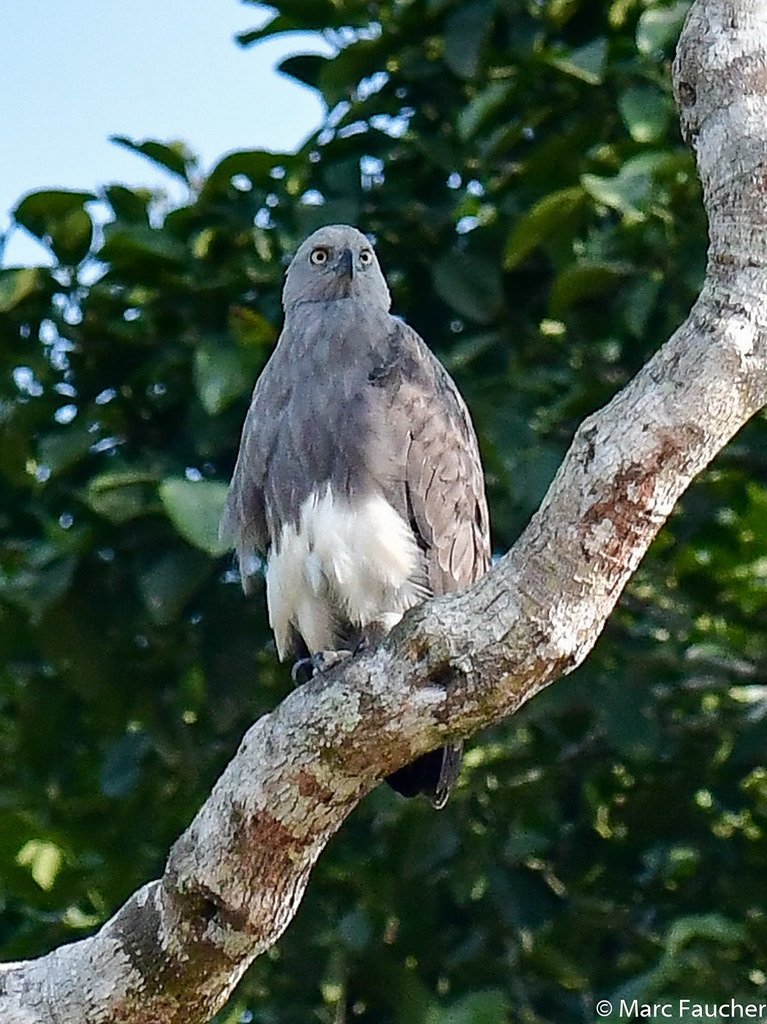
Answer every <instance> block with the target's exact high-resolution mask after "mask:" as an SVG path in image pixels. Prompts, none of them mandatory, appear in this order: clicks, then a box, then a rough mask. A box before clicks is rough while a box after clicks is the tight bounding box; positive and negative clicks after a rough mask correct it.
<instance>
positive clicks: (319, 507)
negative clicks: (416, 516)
mask: <svg viewBox="0 0 767 1024" xmlns="http://www.w3.org/2000/svg"><path fill="white" fill-rule="evenodd" d="M421 561H422V556H421V552H420V551H419V548H418V545H417V544H416V541H415V538H414V537H413V533H412V531H411V530H410V528H409V526H408V524H407V523H406V522H405V521H404V519H403V518H402V517H401V516H400V515H399V514H398V513H397V512H396V511H395V510H394V509H393V508H392V506H391V505H390V504H389V503H388V502H387V501H386V500H385V499H384V498H382V497H381V496H380V495H371V496H369V497H367V498H365V499H359V500H355V502H354V505H353V506H352V505H351V504H350V503H349V502H348V501H347V500H346V499H345V498H339V497H337V496H335V495H334V494H333V492H332V490H331V488H330V486H328V487H327V488H325V489H324V490H323V491H321V492H315V493H314V494H312V495H310V496H309V497H308V498H307V499H306V501H305V502H304V503H303V505H302V506H301V513H300V516H299V521H298V526H297V527H296V526H295V525H292V524H291V525H288V526H284V527H283V528H282V531H281V533H280V536H279V538H278V539H277V541H276V543H275V544H274V545H273V546H272V549H271V551H270V553H269V556H268V559H267V569H266V600H267V604H268V606H269V622H270V624H271V627H272V630H273V631H274V637H275V640H276V642H277V652H278V654H279V656H280V658H281V659H282V658H284V657H286V656H287V654H288V653H289V652H290V648H291V635H292V632H293V631H294V630H296V631H297V632H298V633H300V634H301V636H302V637H303V638H304V641H305V643H306V646H307V647H308V648H309V652H310V653H312V654H315V653H316V652H317V651H322V650H333V649H334V648H335V647H336V646H337V644H338V640H337V637H336V631H337V624H338V620H340V621H341V622H344V621H345V622H348V623H351V624H352V626H355V627H359V628H364V627H365V626H368V625H370V624H372V623H379V624H381V625H382V626H383V627H384V628H385V629H386V630H389V629H391V628H392V626H393V625H394V624H395V623H397V622H398V621H399V620H400V619H401V618H402V616H403V615H404V613H405V612H406V611H407V609H408V608H412V607H413V605H416V604H418V603H419V602H420V601H423V600H424V598H425V597H427V596H428V594H427V590H426V587H425V585H424V583H423V582H421V580H422V579H423V572H422V569H421ZM334 611H335V615H334Z"/></svg>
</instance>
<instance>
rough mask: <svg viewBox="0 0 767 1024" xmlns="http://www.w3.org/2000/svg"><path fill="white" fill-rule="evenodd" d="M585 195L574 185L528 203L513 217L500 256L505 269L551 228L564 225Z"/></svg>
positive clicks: (568, 221)
mask: <svg viewBox="0 0 767 1024" xmlns="http://www.w3.org/2000/svg"><path fill="white" fill-rule="evenodd" d="M585 197H586V193H585V191H584V189H583V188H582V187H580V186H577V185H576V186H573V187H572V188H563V189H560V190H559V191H557V192H551V193H550V194H549V195H547V196H544V197H543V199H541V200H539V201H538V202H537V203H536V204H535V206H533V207H531V209H530V210H528V212H527V213H526V214H525V215H524V216H523V217H522V218H521V219H520V220H518V221H517V223H516V226H515V227H514V230H513V231H512V233H511V235H510V236H509V240H508V242H507V243H506V249H505V252H504V259H503V265H504V267H505V268H506V270H511V269H513V268H514V267H516V266H517V264H519V263H521V262H522V260H523V259H524V258H525V257H526V256H527V255H528V253H530V252H531V251H532V250H533V249H535V248H536V246H538V245H540V244H541V242H543V241H545V239H546V238H547V237H548V236H549V235H550V234H551V233H552V232H555V231H560V230H562V229H563V228H565V227H567V226H568V225H569V223H570V221H571V220H572V215H573V214H575V213H577V212H578V211H579V210H581V209H582V207H583V202H584V199H585Z"/></svg>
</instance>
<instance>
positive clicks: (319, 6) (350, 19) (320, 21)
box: [236, 0, 370, 46]
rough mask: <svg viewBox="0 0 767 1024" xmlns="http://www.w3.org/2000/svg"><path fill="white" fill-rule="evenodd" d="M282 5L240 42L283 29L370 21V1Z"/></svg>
mask: <svg viewBox="0 0 767 1024" xmlns="http://www.w3.org/2000/svg"><path fill="white" fill-rule="evenodd" d="M248 2H252V0H248ZM266 6H273V5H271V4H267V5H266ZM279 6H280V13H279V14H276V15H275V16H274V17H273V18H272V19H271V20H270V21H267V22H266V24H265V25H262V26H261V27H260V28H256V29H250V30H249V31H247V32H240V33H239V34H238V35H237V37H236V38H237V42H238V43H239V44H240V46H252V45H253V43H258V42H260V41H261V40H262V39H270V38H271V37H272V36H277V35H281V34H282V33H283V32H307V31H308V32H310V31H312V30H316V31H323V30H326V29H329V28H343V27H345V26H347V25H348V26H359V27H363V26H367V25H369V23H370V13H369V10H368V7H367V5H366V4H357V3H354V4H348V3H339V2H338V0H280V5H279Z"/></svg>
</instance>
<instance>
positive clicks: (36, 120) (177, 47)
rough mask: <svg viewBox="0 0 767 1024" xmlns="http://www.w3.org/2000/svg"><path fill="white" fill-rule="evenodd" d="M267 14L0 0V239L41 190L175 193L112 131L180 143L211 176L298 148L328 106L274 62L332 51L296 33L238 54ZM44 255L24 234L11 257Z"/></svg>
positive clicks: (184, 1)
mask: <svg viewBox="0 0 767 1024" xmlns="http://www.w3.org/2000/svg"><path fill="white" fill-rule="evenodd" d="M267 15H268V11H267V10H266V9H264V8H263V7H261V6H260V5H256V4H248V3H243V2H241V0H116V2H112V0H0V40H2V51H1V56H0V97H2V101H1V102H0V139H1V140H2V141H1V142H0V232H4V231H5V230H6V229H7V227H8V222H9V217H8V211H9V210H10V209H12V208H13V207H14V206H15V204H16V202H17V201H18V199H19V198H20V196H21V195H23V194H24V193H25V192H29V191H31V190H33V189H37V188H81V189H95V188H97V187H98V186H99V185H101V184H104V183H108V182H113V181H119V182H123V183H125V184H128V185H151V186H163V185H165V184H168V179H167V178H166V177H165V176H163V174H162V172H161V171H160V170H159V169H157V170H154V169H153V167H152V165H151V164H149V163H147V162H146V161H144V160H143V159H142V158H141V157H139V156H136V155H135V154H132V153H130V152H128V151H127V150H124V149H123V148H122V147H119V146H116V145H115V144H114V143H111V142H109V136H110V135H127V136H129V137H131V138H135V139H137V140H141V139H145V138H156V139H160V140H162V141H168V140H171V139H182V140H183V141H184V142H186V143H187V144H188V145H189V146H190V148H191V149H192V150H193V151H194V152H196V153H198V154H199V155H200V157H201V163H202V167H203V168H208V167H210V166H211V165H212V164H214V163H215V162H216V161H217V160H218V159H219V158H220V157H221V156H222V155H223V154H224V153H225V152H227V151H229V150H232V149H255V148H261V147H263V148H268V149H275V150H281V149H293V148H294V147H295V146H297V145H298V144H299V143H300V142H301V141H302V140H303V139H304V138H305V137H306V135H307V134H308V133H309V132H310V131H311V130H312V128H314V127H316V126H317V124H318V123H319V121H320V119H321V116H322V105H321V102H320V100H319V99H318V98H317V97H316V95H315V94H314V93H312V92H311V91H310V90H308V89H305V88H303V87H302V86H300V85H298V83H296V82H293V81H292V80H291V79H287V78H284V77H283V76H281V75H278V74H276V73H275V71H274V67H275V65H276V64H277V63H278V61H279V60H280V59H281V58H282V57H283V56H285V55H286V54H288V53H293V52H296V51H299V52H307V51H309V50H313V51H315V52H328V49H329V48H328V47H327V46H326V45H325V43H324V41H323V40H321V39H320V38H318V37H316V36H315V37H311V36H296V35H292V36H284V37H278V38H277V39H275V40H270V41H267V42H265V43H262V44H261V45H260V46H256V47H251V48H249V49H246V50H243V49H241V48H240V47H239V46H238V45H237V44H236V43H235V42H234V35H235V33H237V32H238V31H242V30H243V29H249V28H253V27H254V26H255V25H258V24H261V23H262V22H263V21H265V20H266V17H267ZM39 252H40V250H39V249H38V248H37V246H36V245H35V243H34V242H33V241H32V240H31V239H29V238H24V237H22V234H21V232H17V233H15V234H14V236H13V238H12V239H11V240H10V242H9V244H8V248H7V250H6V253H5V259H4V262H5V264H6V265H9V264H11V265H12V264H14V263H19V262H25V261H28V260H35V261H36V260H37V259H38V254H39Z"/></svg>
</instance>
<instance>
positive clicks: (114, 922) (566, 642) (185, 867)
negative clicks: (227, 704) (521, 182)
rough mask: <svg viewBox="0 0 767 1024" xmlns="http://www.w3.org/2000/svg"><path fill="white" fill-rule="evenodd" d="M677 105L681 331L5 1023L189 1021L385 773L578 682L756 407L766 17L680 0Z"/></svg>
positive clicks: (329, 684)
mask: <svg viewBox="0 0 767 1024" xmlns="http://www.w3.org/2000/svg"><path fill="white" fill-rule="evenodd" d="M674 88H675V95H676V98H677V104H678V106H679V110H680V117H681V124H682V131H683V134H684V136H685V138H686V140H687V141H688V143H689V144H690V145H691V146H692V148H693V150H694V152H695V155H696V158H697V162H698V168H699V171H700V176H701V179H702V182H703V191H704V202H705V205H706V210H707V212H708V215H709V222H710V248H709V256H708V266H707V273H706V279H705V284H704V287H703V290H702V292H701V295H700V297H699V298H698V300H697V302H696V303H695V305H694V307H693V309H692V310H691V312H690V315H689V316H688V318H687V320H686V321H685V323H684V324H683V325H682V326H681V327H680V328H679V330H678V331H677V332H676V333H675V334H674V336H673V337H672V338H671V339H670V340H669V341H668V342H667V343H666V345H664V347H663V348H662V349H661V350H660V351H659V352H658V353H657V355H656V356H655V357H654V358H653V359H652V360H651V361H650V362H649V363H648V364H647V366H645V367H644V369H643V370H642V371H641V372H640V373H639V374H638V375H637V377H636V378H635V379H634V380H633V381H632V382H631V383H630V384H629V385H628V386H627V387H626V388H624V390H623V391H621V392H620V393H619V394H618V395H616V397H615V398H614V399H613V400H612V402H610V404H609V405H608V406H606V407H605V408H604V409H602V410H601V411H600V412H598V413H597V414H595V415H594V416H591V417H589V418H588V419H587V420H586V421H585V422H584V423H583V424H582V425H581V427H580V428H579V430H578V432H577V434H576V436H575V438H574V440H573V443H572V446H571V448H570V450H569V452H568V453H567V456H566V457H565V460H564V462H563V464H562V466H561V468H560V470H559V472H558V473H557V476H556V478H555V480H554V482H553V483H552V485H551V488H550V489H549V492H548V494H547V495H546V498H545V499H544V502H543V504H542V506H541V508H540V510H539V511H538V512H537V514H536V515H535V516H534V517H533V519H532V521H531V522H530V524H529V526H528V527H527V529H526V530H525V532H524V534H523V535H522V537H521V538H520V539H519V541H518V542H517V544H516V545H515V546H514V548H513V549H512V551H510V552H509V553H508V554H507V555H506V556H505V557H504V558H503V559H502V560H501V561H500V563H499V564H498V565H497V566H496V567H495V568H494V569H493V570H492V571H491V572H490V573H488V575H487V576H486V577H485V578H484V579H482V580H481V581H480V582H479V583H478V584H477V585H476V586H475V587H473V588H472V589H471V590H470V591H467V592H465V593H461V594H452V595H448V596H445V597H441V598H438V599H435V600H433V601H430V602H428V603H427V604H424V605H422V606H420V607H419V608H416V609H414V610H413V611H412V612H411V613H410V614H408V615H407V616H406V617H405V619H404V620H403V621H402V623H400V625H399V626H398V627H397V628H396V629H395V630H394V631H393V632H392V633H391V634H390V636H389V637H388V638H387V639H386V640H385V641H384V642H383V643H382V644H381V645H380V646H379V647H377V648H375V649H374V650H371V651H368V652H365V653H363V654H361V655H359V656H358V657H356V658H354V659H353V660H352V661H350V662H348V663H346V664H345V665H343V666H342V667H340V668H339V669H336V670H334V671H333V672H330V673H329V674H327V675H326V676H323V677H321V678H317V679H315V680H313V681H312V682H310V683H308V684H307V685H305V686H302V687H300V688H299V689H297V690H296V691H294V692H293V693H292V694H291V695H290V696H289V697H288V698H287V699H286V700H285V701H284V702H283V703H282V704H281V705H280V706H279V707H278V708H277V709H276V710H275V711H274V712H273V713H272V714H269V715H266V716H265V717H263V718H261V719H260V720H259V721H257V722H256V723H255V725H254V726H253V727H252V728H251V729H250V730H249V732H248V733H247V734H246V736H245V738H244V740H243V742H242V745H241V747H240V749H239V751H238V752H237V754H236V756H235V757H234V759H233V760H232V762H231V763H230V764H229V766H228V767H227V768H226V770H225V771H224V773H223V775H222V776H221V778H220V779H219V781H218V782H217V783H216V785H215V787H214V789H213V792H212V793H211V795H210V798H209V799H208V800H207V801H206V803H205V804H204V806H203V807H202V808H201V810H200V812H199V813H198V814H197V816H196V818H195V819H194V821H193V822H192V824H191V825H190V827H189V829H188V830H187V831H186V832H185V833H184V835H182V836H181V838H180V839H179V840H178V841H177V842H176V844H175V845H174V847H173V849H172V850H171V852H170V856H169V858H168V863H167V868H166V871H165V873H164V875H163V877H162V878H161V879H159V880H158V881H154V882H150V883H149V884H148V885H146V886H144V887H143V888H142V889H140V890H139V891H138V892H137V893H135V894H134V895H133V896H132V897H131V899H130V900H128V902H127V903H126V904H125V905H124V906H123V907H122V908H121V909H120V910H119V911H118V912H117V914H116V915H115V916H114V917H113V918H112V919H111V920H110V921H108V922H107V924H105V925H104V926H103V927H102V928H101V929H100V931H99V932H97V933H96V934H95V935H93V936H91V937H90V938H88V939H84V940H82V941H79V942H75V943H73V944H71V945H67V946H63V947H61V948H59V949H57V950H54V951H53V952H52V953H50V954H48V955H47V956H45V957H42V958H40V959H37V960H31V961H25V962H22V963H17V964H6V965H4V966H3V967H2V969H0V1019H2V1021H3V1022H4V1024H48V1022H50V1021H56V1022H57V1024H70V1022H71V1024H100V1022H112V1024H119V1022H126V1024H127V1022H130V1024H176V1022H181V1021H183V1022H185V1024H193V1022H204V1021H207V1020H209V1018H210V1017H211V1015H212V1014H213V1013H214V1012H215V1011H216V1010H217V1009H219V1008H220V1007H221V1006H222V1005H224V1003H225V1002H226V1000H227V998H228V996H229V994H230V993H231V991H232V989H233V988H234V986H235V985H236V983H237V982H238V981H239V979H240V977H241V976H242V974H243V972H244V971H245V970H246V968H247V967H248V966H249V965H250V963H251V962H252V961H253V959H254V958H255V957H256V956H258V954H259V953H261V952H263V951H264V950H265V949H267V948H268V947H269V946H271V945H272V944H273V943H274V942H275V941H276V940H277V939H278V938H279V936H280V935H281V933H282V932H283V930H284V929H285V928H286V926H287V925H288V923H289V922H290V920H291V918H292V916H293V914H294V913H295V910H296V908H297V906H298V903H299V902H300V899H301V896H302V894H303V891H304V888H305V886H306V883H307V880H308V878H309V873H310V871H311V869H312V867H313V865H314V863H315V861H316V860H317V857H318V856H319V854H320V852H321V851H322V849H323V848H324V846H325V844H326V843H327V841H328V839H329V838H330V836H331V835H332V834H333V833H334V832H335V831H336V830H337V829H338V828H339V827H340V825H341V824H342V823H343V821H344V819H345V818H346V816H347V814H348V813H349V812H350V811H351V810H352V808H353V807H354V806H355V805H356V804H357V803H358V801H359V800H360V799H361V798H362V797H363V796H364V795H365V794H366V793H367V792H368V791H369V790H370V789H372V788H373V787H374V786H375V785H376V784H377V783H378V782H379V781H380V780H381V779H382V778H383V777H384V776H385V775H387V774H388V773H390V772H391V771H393V770H394V769H395V768H397V767H399V766H401V765H403V764H405V763H406V762H408V761H410V760H412V759H413V758H414V757H416V756H417V755H419V754H421V753H423V752H425V751H426V750H429V749H432V748H433V747H435V746H437V745H439V744H440V743H441V742H442V741H443V740H444V738H445V737H446V736H456V735H458V736H469V735H471V734H472V733H474V732H476V731H477V730H479V729H481V728H484V727H486V726H488V725H490V724H492V723H493V722H496V721H498V720H499V719H501V718H503V717H504V716H506V715H509V714H511V713H513V712H514V711H515V710H516V709H517V708H519V707H520V706H521V705H522V704H523V703H524V702H525V701H527V700H529V699H530V698H531V697H532V696H533V695H534V694H536V693H537V692H538V691H539V690H541V689H542V688H543V687H545V686H547V685H548V684H549V683H551V682H553V681H554V680H555V679H557V678H559V677H561V676H562V675H564V674H566V673H567V672H570V671H571V670H572V669H573V668H575V667H576V666H577V665H579V664H580V663H581V662H582V661H583V659H584V658H585V657H586V655H587V653H588V652H589V650H590V649H591V647H592V646H593V644H594V642H595V641H596V639H597V637H598V635H599V633H600V631H601V630H602V628H603V626H604V624H605V621H606V620H607V618H608V616H609V615H610V612H611V611H612V609H613V607H614V605H615V603H616V601H617V600H618V597H619V595H620V593H621V591H622V590H623V587H624V586H625V584H626V582H627V580H628V579H629V577H630V576H631V574H632V573H633V572H634V570H635V569H636V567H637V565H638V564H639V562H640V560H641V558H642V556H643V555H644V553H645V551H646V550H647V548H648V546H649V544H650V543H651V541H652V539H653V537H654V536H655V535H656V533H657V531H658V530H659V529H660V527H661V525H662V524H663V522H664V521H665V520H666V518H667V517H668V515H669V513H670V512H671V510H672V508H673V507H674V503H675V502H676V500H677V499H678V498H679V496H680V495H681V494H682V493H683V491H684V490H685V488H686V487H687V486H688V485H689V483H690V482H691V480H692V479H693V478H694V477H695V475H696V474H697V473H699V472H700V471H701V470H702V469H703V468H704V467H705V466H706V465H707V464H708V463H709V461H710V460H711V459H712V458H713V457H714V456H715V455H716V453H717V452H718V451H719V450H720V449H721V448H722V447H723V446H724V445H725V444H726V443H727V442H728V441H729V439H730V438H731V437H732V436H733V434H734V433H735V432H736V431H737V430H738V429H739V428H740V427H741V426H742V425H743V424H744V423H746V421H747V420H748V419H749V418H750V417H751V416H753V415H754V414H755V413H756V412H757V411H759V410H760V409H761V408H762V407H763V406H764V405H765V404H767V340H766V338H765V327H766V326H767V304H766V301H765V296H766V295H767V279H766V278H767V270H766V269H765V268H767V251H766V250H767V233H766V232H765V224H766V222H767V214H766V213H765V210H767V203H766V202H765V194H766V193H767V144H766V139H767V127H766V126H767V0H696V2H695V3H694V4H693V7H692V9H691V11H690V14H689V17H688V19H687V22H686V24H685V28H684V30H683V32H682V36H681V38H680V41H679V46H678V51H677V57H676V60H675V62H674Z"/></svg>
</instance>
